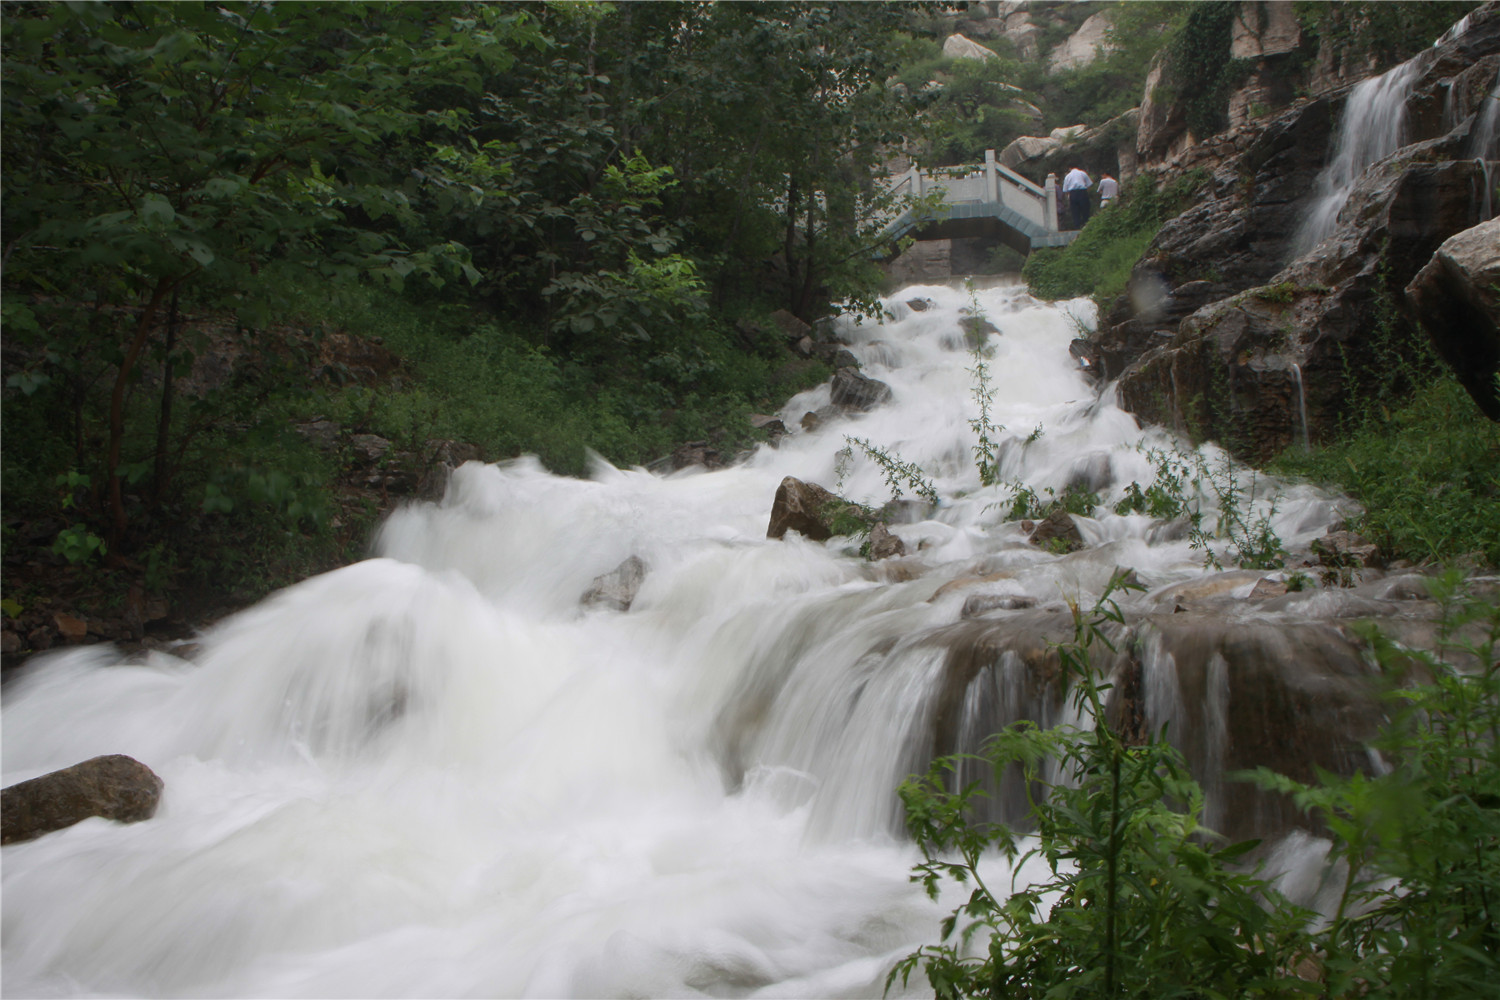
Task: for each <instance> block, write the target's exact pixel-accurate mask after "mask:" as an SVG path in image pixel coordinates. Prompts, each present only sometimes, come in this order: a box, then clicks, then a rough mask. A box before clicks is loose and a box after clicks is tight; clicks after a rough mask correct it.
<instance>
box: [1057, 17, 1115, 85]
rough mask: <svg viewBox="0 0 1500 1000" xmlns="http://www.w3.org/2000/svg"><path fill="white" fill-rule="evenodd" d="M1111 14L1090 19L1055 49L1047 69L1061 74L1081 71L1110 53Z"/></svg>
mask: <svg viewBox="0 0 1500 1000" xmlns="http://www.w3.org/2000/svg"><path fill="white" fill-rule="evenodd" d="M1110 27H1111V24H1110V18H1109V12H1108V11H1101V12H1099V13H1098V14H1094V15H1092V16H1090V17H1089V19H1088V20H1086V21H1084V22H1083V23H1082V24H1080V25H1079V26H1078V30H1077V31H1075V32H1073V34H1071V35H1069V36H1068V40H1067V41H1065V42H1063V43H1062V44H1061V45H1059V46H1058V47H1057V48H1055V49H1053V50H1052V52H1051V54H1050V55H1049V56H1048V57H1047V69H1048V71H1049V72H1052V73H1059V72H1062V71H1063V70H1068V69H1080V68H1082V67H1084V66H1087V65H1088V64H1089V63H1091V62H1093V61H1094V60H1095V59H1097V58H1099V56H1100V54H1102V53H1104V52H1108V51H1109V49H1110V45H1109V42H1108V36H1109V29H1110Z"/></svg>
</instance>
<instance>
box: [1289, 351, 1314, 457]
mask: <svg viewBox="0 0 1500 1000" xmlns="http://www.w3.org/2000/svg"><path fill="white" fill-rule="evenodd" d="M1292 385H1293V386H1295V387H1296V389H1297V441H1298V442H1299V443H1300V444H1301V445H1302V450H1303V451H1308V450H1310V449H1311V448H1312V442H1311V441H1310V440H1309V438H1308V432H1307V389H1306V388H1304V387H1303V385H1302V366H1301V365H1299V364H1297V363H1296V362H1295V361H1294V362H1292Z"/></svg>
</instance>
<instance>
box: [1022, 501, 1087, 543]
mask: <svg viewBox="0 0 1500 1000" xmlns="http://www.w3.org/2000/svg"><path fill="white" fill-rule="evenodd" d="M1054 538H1060V539H1062V550H1063V551H1064V552H1072V551H1074V550H1076V549H1081V548H1083V535H1081V534H1079V532H1078V525H1077V524H1075V523H1073V515H1072V514H1069V513H1068V512H1067V511H1065V510H1063V509H1062V508H1061V507H1055V508H1053V510H1052V513H1050V514H1048V515H1047V516H1046V517H1045V518H1043V519H1042V523H1041V524H1038V525H1037V526H1036V530H1035V531H1033V532H1032V533H1031V544H1033V545H1046V544H1047V543H1049V542H1051V541H1052V540H1053V539H1054Z"/></svg>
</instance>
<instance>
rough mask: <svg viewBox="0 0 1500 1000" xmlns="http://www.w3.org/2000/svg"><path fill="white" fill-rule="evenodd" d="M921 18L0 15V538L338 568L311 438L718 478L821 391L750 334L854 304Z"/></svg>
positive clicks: (690, 10)
mask: <svg viewBox="0 0 1500 1000" xmlns="http://www.w3.org/2000/svg"><path fill="white" fill-rule="evenodd" d="M912 9H913V5H902V4H895V5H880V6H879V7H870V8H863V9H854V8H851V7H850V6H848V5H843V4H831V3H765V4H753V5H741V4H704V3H685V2H684V3H659V4H641V5H637V4H626V5H621V6H618V7H614V6H608V5H571V4H556V5H520V4H501V5H495V4H469V3H438V4H419V5H418V4H389V3H365V4H347V5H336V6H328V5H310V4H290V5H285V4H283V5H272V4H268V3H262V2H246V3H240V4H230V5H211V4H202V3H162V4H154V3H136V4H102V3H96V4H88V3H85V4H67V5H62V4H30V3H16V4H7V5H6V6H5V8H4V15H3V16H4V21H3V33H4V53H3V54H4V90H3V104H4V106H3V145H4V155H5V163H6V169H5V171H4V175H3V184H4V191H3V196H4V211H5V245H4V255H5V263H6V267H5V272H4V288H3V291H4V300H3V302H4V315H5V324H6V341H5V351H4V376H5V384H4V397H3V404H4V417H5V422H6V426H7V430H8V431H10V432H11V433H10V434H8V436H7V438H8V439H7V443H6V445H7V446H6V449H5V453H4V464H5V470H4V471H5V479H6V500H7V511H8V514H10V515H11V517H12V524H14V522H15V520H16V519H17V518H18V517H22V518H26V519H28V520H29V521H31V522H33V523H38V519H40V522H39V523H43V524H45V523H47V521H48V520H49V519H50V520H51V522H52V523H54V524H56V525H57V526H58V527H57V529H56V530H57V532H58V534H57V537H56V538H55V544H54V546H53V547H54V549H55V551H56V552H57V553H58V554H59V555H61V556H63V557H64V558H66V559H68V560H69V561H76V562H90V561H93V560H95V559H97V558H98V557H100V556H101V555H102V556H105V557H106V558H107V559H108V560H110V561H111V562H113V563H116V564H131V563H133V561H134V560H138V559H139V558H142V557H143V556H144V555H145V554H146V553H156V554H157V555H159V556H161V557H162V558H163V559H165V560H166V563H167V564H171V563H172V558H171V557H172V556H173V554H174V553H176V555H177V556H178V557H182V555H183V553H184V552H185V551H186V549H187V548H189V547H191V543H190V538H191V536H194V535H199V533H200V532H201V533H203V534H208V535H212V534H224V535H226V536H228V537H232V538H234V539H235V542H234V543H233V544H234V548H235V549H236V550H243V548H244V547H245V544H244V543H245V542H246V541H247V540H249V539H256V540H257V546H259V547H262V548H264V547H267V546H269V547H275V545H272V544H271V543H270V542H269V541H268V539H270V538H285V539H286V541H287V547H288V548H290V549H301V550H306V551H310V550H319V551H322V552H323V553H324V554H325V556H326V557H327V558H328V559H337V558H340V557H341V556H342V555H343V553H344V551H345V548H346V547H347V546H348V545H349V544H356V543H355V542H354V539H355V538H356V537H357V536H358V535H359V534H360V530H359V527H360V526H356V525H353V524H351V519H352V520H359V516H358V512H352V511H349V510H347V509H341V508H340V504H339V500H338V497H337V496H336V495H335V493H334V484H333V482H332V481H331V479H330V476H332V475H333V474H334V473H335V470H336V469H338V468H340V467H341V466H343V465H346V464H347V463H346V462H344V461H343V457H342V456H341V455H336V454H335V455H330V454H328V453H327V452H326V450H324V451H322V452H320V451H319V450H318V449H315V448H313V447H312V446H311V445H310V444H309V442H308V441H306V440H304V439H303V438H304V435H300V434H298V433H296V432H295V431H294V428H295V427H297V426H300V425H305V424H307V423H308V422H312V421H316V419H317V418H328V419H334V420H338V421H340V423H341V426H342V427H343V430H344V437H343V442H344V444H345V446H346V450H347V445H348V440H349V437H350V435H351V434H358V433H365V432H369V433H379V434H382V435H385V436H388V437H390V438H392V439H393V440H395V441H396V443H397V444H398V445H402V444H404V445H406V446H407V450H408V451H413V452H415V451H420V450H421V449H422V447H423V444H424V435H431V436H451V437H454V438H459V439H461V440H466V441H469V442H471V443H472V444H474V445H476V446H478V448H479V450H480V453H481V454H482V455H483V456H484V457H487V458H490V459H495V458H502V457H505V456H507V455H513V454H519V453H522V452H528V451H529V452H535V453H540V454H542V455H543V456H544V458H545V460H546V461H548V462H549V464H551V465H552V466H553V467H554V468H558V469H560V470H564V471H571V472H579V471H582V470H583V468H584V464H585V449H586V448H594V449H596V450H599V451H600V452H602V453H603V454H605V455H606V456H607V457H609V458H611V459H613V460H615V461H621V462H638V461H644V460H646V459H648V458H651V457H654V456H655V455H658V454H661V453H662V452H663V451H668V450H670V448H671V446H672V445H673V444H674V443H676V442H680V441H682V440H685V439H692V438H694V437H707V436H709V435H710V434H716V435H718V436H719V443H720V444H721V445H722V446H724V447H733V445H734V444H735V442H736V441H738V440H743V439H744V437H745V436H746V435H747V434H748V431H749V429H748V425H747V423H746V422H745V416H746V414H748V413H749V412H750V411H751V410H752V409H754V408H769V407H773V406H775V405H776V404H777V403H778V402H779V400H780V399H781V398H784V397H785V395H786V394H788V393H789V392H792V391H795V390H796V389H798V388H800V387H802V386H803V385H804V384H805V383H806V381H807V379H808V378H811V377H816V375H817V373H818V372H819V371H820V370H821V369H820V368H819V367H818V366H817V365H816V364H814V363H810V362H809V363H805V364H804V363H799V362H796V360H795V359H794V358H792V357H791V356H790V355H788V354H787V353H786V352H785V350H784V347H783V341H782V340H781V337H780V334H779V332H777V333H775V334H772V333H771V332H769V331H772V330H775V327H774V324H772V323H770V322H769V321H768V320H767V319H766V317H767V315H768V314H769V313H770V312H771V311H772V310H775V309H777V308H786V309H789V310H790V311H792V312H793V313H795V314H797V315H800V316H803V317H805V318H807V319H815V318H817V316H819V315H821V314H822V313H824V312H826V311H827V310H828V309H829V308H830V303H831V302H834V301H852V302H860V301H865V302H868V301H870V299H871V298H872V296H873V294H874V292H875V290H876V289H877V287H878V281H879V274H878V271H877V270H876V269H875V266H874V264H873V263H872V261H871V253H870V250H871V247H872V244H873V234H872V228H871V227H872V226H873V225H874V223H872V222H870V221H869V220H871V219H872V218H874V217H875V216H876V212H875V210H874V207H873V206H874V205H876V204H877V203H878V202H879V201H880V199H881V196H880V194H879V192H878V191H876V190H875V189H874V188H872V186H871V183H870V171H869V167H870V165H871V164H872V163H873V162H874V161H875V159H876V158H877V157H878V155H879V150H880V149H881V148H882V144H883V143H886V142H888V141H890V140H891V139H892V138H893V137H894V136H895V135H896V130H897V128H898V127H899V126H900V125H901V124H902V123H904V122H905V121H906V119H907V117H908V116H909V113H908V112H907V111H906V109H905V103H904V101H903V99H902V98H901V97H900V95H899V94H898V93H896V92H893V91H891V90H888V89H887V87H886V86H885V82H886V80H887V79H888V78H889V77H890V76H891V74H892V72H893V70H894V68H895V66H896V64H897V62H896V60H897V54H896V53H897V44H898V41H899V40H898V39H897V38H896V36H895V34H894V29H895V28H896V27H898V26H900V25H903V24H904V23H905V19H906V18H907V16H908V14H909V13H910V11H911V10H912ZM351 337H352V338H354V341H355V347H356V348H358V349H359V350H366V351H368V349H370V345H371V344H374V343H375V342H376V341H382V342H383V343H382V344H377V345H376V346H379V347H381V348H382V350H381V351H379V352H377V353H381V354H383V355H392V356H390V357H385V359H384V361H383V362H382V364H380V365H377V366H376V367H379V368H381V369H382V370H381V372H380V373H379V375H378V377H376V378H375V380H374V382H373V383H371V382H370V380H369V378H368V377H367V376H368V374H369V373H368V372H366V373H365V374H364V375H357V374H354V373H351V372H350V371H349V370H348V364H347V363H346V362H347V358H346V357H344V356H341V355H340V350H343V351H344V354H347V353H348V347H349V340H350V338H351ZM340 345H342V346H341V347H340ZM392 366H394V368H393V367H392ZM351 382H354V383H359V382H364V383H368V384H364V385H362V386H359V385H351V384H350V383H351ZM360 392H363V393H364V394H365V395H367V396H368V397H369V398H368V399H367V400H366V401H364V402H363V403H355V402H352V401H351V399H352V397H354V396H357V395H359V393H360ZM334 522H338V523H339V525H341V527H339V528H338V530H337V531H336V532H335V531H334ZM235 525H238V527H235ZM268 533H269V534H268ZM13 540H14V537H13V536H10V535H8V536H7V544H8V545H9V544H11V543H12V542H13ZM198 540H199V541H201V540H202V536H201V535H199V538H198ZM277 544H279V543H277ZM213 558H217V555H215V556H212V557H209V561H210V562H211V561H212V559H213ZM299 568H301V569H305V568H307V567H305V566H304V567H299ZM231 575H232V574H231Z"/></svg>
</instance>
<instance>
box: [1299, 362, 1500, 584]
mask: <svg viewBox="0 0 1500 1000" xmlns="http://www.w3.org/2000/svg"><path fill="white" fill-rule="evenodd" d="M1368 414H1369V416H1370V419H1368V420H1366V421H1364V422H1363V423H1362V424H1361V425H1360V426H1359V427H1358V429H1355V430H1352V431H1351V432H1350V433H1349V434H1347V435H1346V436H1344V437H1342V438H1341V439H1339V440H1337V441H1334V442H1331V443H1328V444H1325V445H1322V446H1319V447H1315V448H1313V449H1312V450H1311V451H1301V450H1300V449H1291V450H1288V451H1286V452H1284V453H1283V454H1282V455H1280V456H1279V457H1278V458H1277V459H1276V462H1275V463H1274V466H1273V467H1274V468H1275V469H1276V470H1278V471H1280V472H1284V473H1287V474H1294V475H1301V476H1306V477H1307V478H1309V479H1312V480H1314V481H1317V482H1327V483H1332V484H1334V485H1335V486H1337V487H1338V488H1339V489H1341V490H1343V491H1345V492H1347V493H1348V494H1349V495H1350V496H1352V497H1353V498H1354V499H1355V500H1358V501H1359V503H1360V504H1361V505H1362V506H1363V507H1364V512H1363V513H1362V514H1360V515H1358V516H1356V517H1355V518H1353V519H1352V521H1351V527H1353V528H1354V529H1355V530H1357V531H1359V532H1360V533H1361V534H1364V535H1366V536H1367V537H1369V538H1370V539H1371V540H1372V541H1375V542H1377V543H1378V544H1379V545H1380V547H1381V549H1382V550H1383V551H1384V552H1385V553H1386V554H1387V555H1388V556H1391V557H1393V558H1407V559H1414V560H1424V559H1440V560H1441V559H1451V558H1454V557H1457V556H1460V555H1466V554H1470V553H1477V554H1479V555H1480V556H1481V557H1482V558H1483V559H1484V560H1486V561H1487V562H1488V563H1489V564H1491V565H1500V428H1497V427H1496V425H1495V424H1494V423H1493V422H1492V421H1490V420H1487V419H1485V417H1484V416H1483V414H1481V413H1480V412H1479V410H1478V407H1476V406H1475V405H1474V401H1473V399H1471V398H1470V397H1469V395H1468V393H1467V392H1465V391H1464V389H1463V387H1462V386H1460V385H1459V384H1458V381H1457V380H1456V379H1454V378H1453V377H1452V376H1447V375H1445V376H1442V377H1440V378H1439V379H1437V380H1436V381H1435V382H1433V383H1430V384H1429V385H1427V386H1426V387H1425V388H1423V389H1421V390H1419V391H1418V392H1417V393H1416V394H1415V395H1413V396H1412V397H1411V398H1410V399H1409V401H1407V402H1406V403H1405V404H1402V405H1399V406H1397V407H1394V408H1390V409H1387V408H1385V407H1382V406H1377V407H1375V408H1373V409H1371V410H1369V411H1368Z"/></svg>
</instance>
